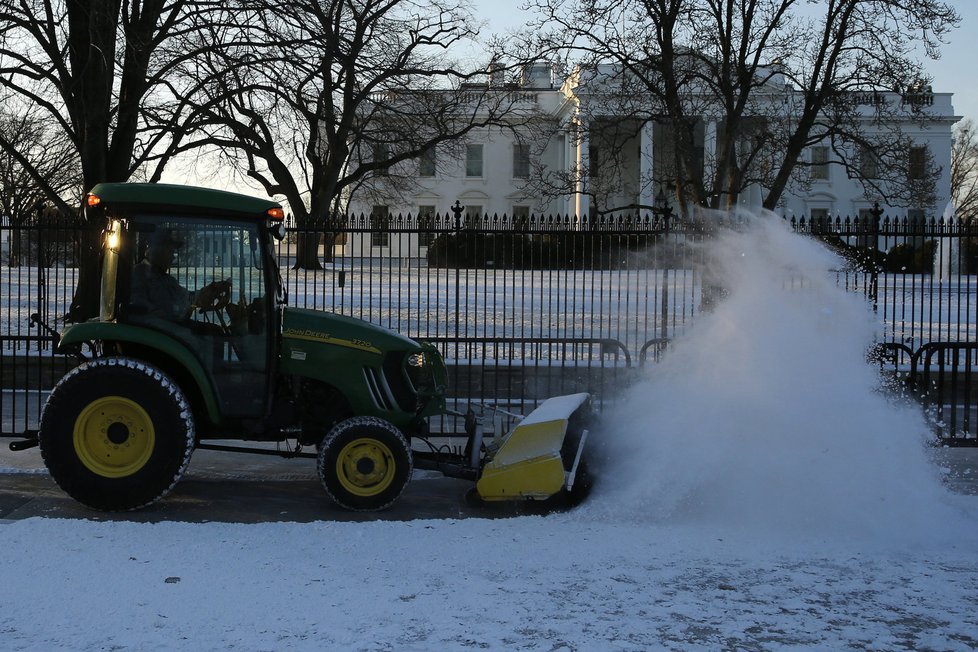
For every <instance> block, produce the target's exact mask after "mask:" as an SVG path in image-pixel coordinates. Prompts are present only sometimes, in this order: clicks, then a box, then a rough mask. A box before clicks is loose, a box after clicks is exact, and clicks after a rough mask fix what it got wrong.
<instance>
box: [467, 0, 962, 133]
mask: <svg viewBox="0 0 978 652" xmlns="http://www.w3.org/2000/svg"><path fill="white" fill-rule="evenodd" d="M472 1H473V3H474V6H475V10H476V13H477V15H478V16H479V17H480V18H481V19H483V20H486V21H488V27H487V29H486V30H485V31H486V32H503V31H506V30H508V29H514V28H518V27H521V26H522V25H525V24H526V21H527V18H528V17H529V15H528V14H526V13H525V12H522V11H520V10H519V6H520V5H521V4H523V2H524V0H472ZM951 2H952V4H953V5H954V6H955V8H956V9H957V10H958V13H959V14H960V15H961V26H960V27H959V28H958V29H957V30H955V31H954V32H953V33H952V34H951V35H950V37H949V39H948V43H947V45H946V46H945V47H944V49H943V51H942V55H941V58H940V59H939V60H937V61H930V60H928V61H926V62H925V66H926V68H927V70H928V71H929V72H930V74H931V75H933V77H934V84H933V87H934V91H935V92H938V93H954V98H953V100H952V101H953V104H954V110H955V113H957V115H959V116H963V117H971V118H973V119H975V120H976V121H978V74H976V68H978V0H951Z"/></svg>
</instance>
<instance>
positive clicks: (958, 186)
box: [951, 118, 978, 224]
mask: <svg viewBox="0 0 978 652" xmlns="http://www.w3.org/2000/svg"><path fill="white" fill-rule="evenodd" d="M951 196H952V197H953V198H954V203H955V214H956V216H957V218H958V219H960V220H962V221H963V222H966V223H969V224H971V223H973V221H974V218H975V215H978V133H976V131H975V123H974V121H973V120H972V119H971V118H968V119H966V120H963V121H962V122H960V123H958V124H957V125H956V127H955V130H954V140H953V142H952V145H951Z"/></svg>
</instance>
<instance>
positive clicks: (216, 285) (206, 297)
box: [195, 279, 231, 313]
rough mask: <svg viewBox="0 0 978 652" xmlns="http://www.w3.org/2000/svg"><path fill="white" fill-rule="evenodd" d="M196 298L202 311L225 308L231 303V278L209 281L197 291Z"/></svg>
mask: <svg viewBox="0 0 978 652" xmlns="http://www.w3.org/2000/svg"><path fill="white" fill-rule="evenodd" d="M195 299H196V301H195V305H196V306H197V311H198V312H200V313H205V312H211V311H213V312H220V311H222V310H224V309H225V308H227V307H228V304H230V303H231V279H225V280H223V281H214V282H212V283H208V284H207V285H205V286H204V287H202V288H200V289H199V290H198V291H197V294H196V296H195Z"/></svg>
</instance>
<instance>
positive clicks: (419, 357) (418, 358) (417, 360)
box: [407, 353, 424, 367]
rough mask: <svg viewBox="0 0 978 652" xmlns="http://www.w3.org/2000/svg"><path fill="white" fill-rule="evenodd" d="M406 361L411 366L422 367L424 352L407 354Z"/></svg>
mask: <svg viewBox="0 0 978 652" xmlns="http://www.w3.org/2000/svg"><path fill="white" fill-rule="evenodd" d="M407 363H408V365H409V366H411V367H423V366H424V353H412V354H411V355H409V356H408V358H407Z"/></svg>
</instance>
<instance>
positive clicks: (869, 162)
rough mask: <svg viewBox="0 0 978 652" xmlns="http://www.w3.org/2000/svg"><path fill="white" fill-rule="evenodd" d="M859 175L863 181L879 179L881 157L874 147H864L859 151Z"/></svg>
mask: <svg viewBox="0 0 978 652" xmlns="http://www.w3.org/2000/svg"><path fill="white" fill-rule="evenodd" d="M859 175H860V176H861V177H862V178H863V179H878V178H879V175H880V157H879V155H878V154H877V153H876V150H874V149H873V148H872V147H867V146H866V145H863V146H862V148H861V149H860V151H859Z"/></svg>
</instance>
